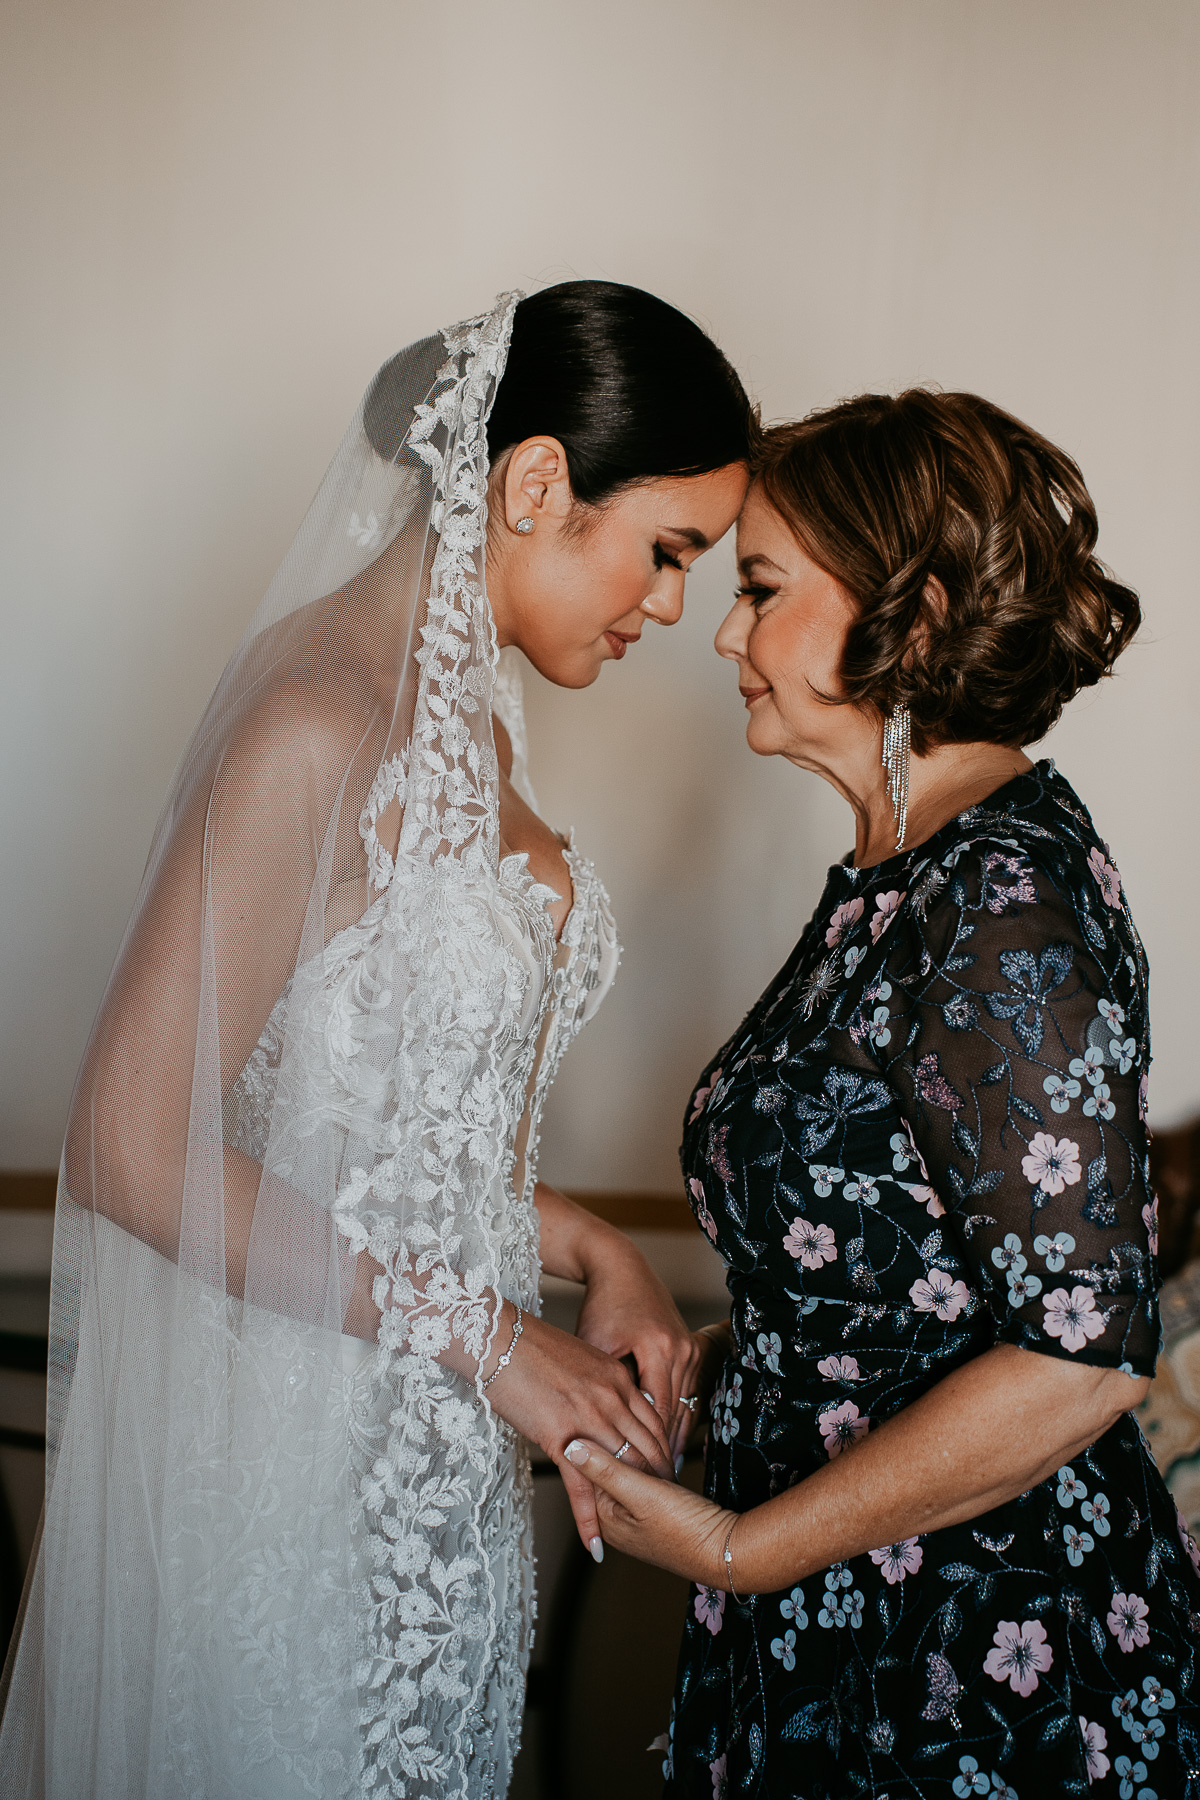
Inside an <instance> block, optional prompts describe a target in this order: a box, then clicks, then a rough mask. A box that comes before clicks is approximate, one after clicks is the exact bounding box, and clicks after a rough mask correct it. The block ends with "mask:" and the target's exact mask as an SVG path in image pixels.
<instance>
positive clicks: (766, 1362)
mask: <svg viewBox="0 0 1200 1800" xmlns="http://www.w3.org/2000/svg"><path fill="white" fill-rule="evenodd" d="M755 1341H756V1343H757V1345H758V1354H759V1355H760V1356H761V1357H762V1360H763V1368H764V1369H769V1370H770V1371H771V1373H772V1375H778V1373H779V1352H780V1351H781V1350H782V1349H783V1339H782V1338H781V1337H780V1335H779V1333H778V1332H777V1331H760V1332H759V1334H758V1337H757V1339H756V1340H755Z"/></svg>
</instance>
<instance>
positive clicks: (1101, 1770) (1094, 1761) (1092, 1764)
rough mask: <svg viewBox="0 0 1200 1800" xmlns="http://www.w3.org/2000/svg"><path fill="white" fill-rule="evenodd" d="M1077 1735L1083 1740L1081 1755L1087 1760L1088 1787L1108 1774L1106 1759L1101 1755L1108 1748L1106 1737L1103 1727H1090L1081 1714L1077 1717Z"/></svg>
mask: <svg viewBox="0 0 1200 1800" xmlns="http://www.w3.org/2000/svg"><path fill="white" fill-rule="evenodd" d="M1079 1735H1080V1736H1081V1737H1082V1739H1083V1754H1084V1756H1085V1757H1086V1758H1087V1778H1088V1786H1089V1787H1090V1786H1091V1784H1092V1782H1093V1781H1102V1780H1103V1778H1104V1777H1105V1776H1106V1775H1107V1774H1108V1758H1107V1756H1104V1755H1102V1754H1101V1752H1102V1751H1104V1750H1106V1749H1107V1748H1108V1735H1107V1733H1106V1732H1105V1729H1104V1727H1103V1725H1090V1724H1089V1723H1088V1721H1087V1720H1086V1719H1085V1718H1084V1716H1083V1714H1082V1713H1080V1715H1079Z"/></svg>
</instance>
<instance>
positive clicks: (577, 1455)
mask: <svg viewBox="0 0 1200 1800" xmlns="http://www.w3.org/2000/svg"><path fill="white" fill-rule="evenodd" d="M563 1455H564V1456H565V1457H566V1459H567V1461H568V1462H573V1463H585V1462H586V1461H587V1459H588V1447H587V1445H586V1444H585V1443H584V1441H583V1439H582V1438H572V1439H571V1441H570V1443H569V1444H568V1445H567V1447H566V1449H565V1450H564V1451H563Z"/></svg>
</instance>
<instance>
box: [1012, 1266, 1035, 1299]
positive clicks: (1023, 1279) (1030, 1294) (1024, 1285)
mask: <svg viewBox="0 0 1200 1800" xmlns="http://www.w3.org/2000/svg"><path fill="white" fill-rule="evenodd" d="M1041 1291H1042V1283H1041V1278H1040V1277H1039V1276H1037V1275H1018V1274H1017V1273H1016V1272H1015V1270H1013V1269H1010V1270H1009V1271H1008V1304H1009V1305H1010V1306H1024V1305H1025V1303H1026V1301H1027V1300H1032V1299H1034V1298H1035V1297H1036V1296H1037V1295H1038V1294H1040V1293H1041Z"/></svg>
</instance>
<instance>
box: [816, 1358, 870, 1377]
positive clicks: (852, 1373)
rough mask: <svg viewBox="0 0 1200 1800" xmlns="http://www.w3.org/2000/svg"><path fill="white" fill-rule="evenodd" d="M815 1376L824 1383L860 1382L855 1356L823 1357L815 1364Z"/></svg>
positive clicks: (860, 1375)
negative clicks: (820, 1376) (820, 1378)
mask: <svg viewBox="0 0 1200 1800" xmlns="http://www.w3.org/2000/svg"><path fill="white" fill-rule="evenodd" d="M817 1374H818V1375H823V1376H824V1377H825V1379H826V1381H861V1380H862V1374H861V1372H860V1370H859V1367H858V1358H857V1357H856V1356H823V1357H822V1358H821V1360H820V1362H819V1363H818V1364H817Z"/></svg>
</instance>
